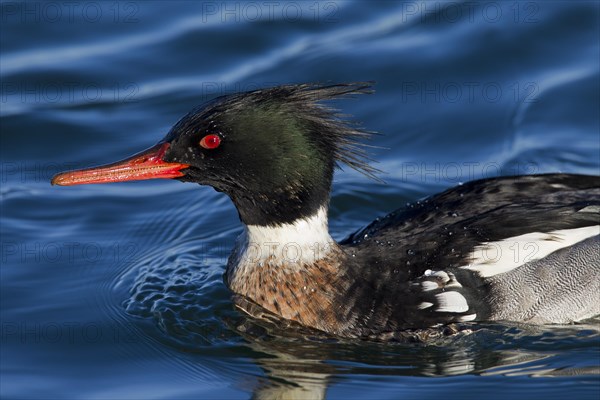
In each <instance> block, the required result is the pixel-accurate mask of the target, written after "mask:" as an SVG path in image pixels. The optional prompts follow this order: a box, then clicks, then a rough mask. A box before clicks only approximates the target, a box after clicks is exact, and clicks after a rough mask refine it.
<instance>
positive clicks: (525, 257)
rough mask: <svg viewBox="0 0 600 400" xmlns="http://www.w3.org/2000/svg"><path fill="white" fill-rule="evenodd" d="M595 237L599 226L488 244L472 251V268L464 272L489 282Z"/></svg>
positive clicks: (557, 231) (467, 266)
mask: <svg viewBox="0 0 600 400" xmlns="http://www.w3.org/2000/svg"><path fill="white" fill-rule="evenodd" d="M596 235H600V225H595V226H586V227H583V228H575V229H562V230H556V231H552V232H547V233H543V232H533V233H528V234H525V235H520V236H514V237H511V238H507V239H504V240H500V241H498V242H486V243H482V244H481V245H479V246H477V247H475V248H474V249H473V252H471V255H470V259H471V260H472V262H471V264H469V265H465V266H462V267H461V268H464V269H468V270H471V271H475V272H478V273H479V275H480V276H481V277H484V278H487V277H490V276H494V275H498V274H502V273H505V272H509V271H512V270H513V269H515V268H517V267H520V266H521V265H523V264H526V263H528V262H530V261H535V260H539V259H542V258H544V257H546V256H548V255H549V254H550V253H553V252H555V251H557V250H560V249H563V248H565V247H569V246H572V245H574V244H575V243H578V242H581V241H583V240H585V239H588V238H591V237H593V236H596Z"/></svg>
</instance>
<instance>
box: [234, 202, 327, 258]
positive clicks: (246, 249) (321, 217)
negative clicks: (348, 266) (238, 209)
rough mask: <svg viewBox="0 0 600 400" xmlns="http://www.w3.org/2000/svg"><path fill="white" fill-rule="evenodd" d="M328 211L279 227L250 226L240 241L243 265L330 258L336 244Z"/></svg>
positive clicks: (239, 246) (324, 209)
mask: <svg viewBox="0 0 600 400" xmlns="http://www.w3.org/2000/svg"><path fill="white" fill-rule="evenodd" d="M327 221H328V220H327V209H326V208H325V207H321V208H319V211H317V213H316V214H315V215H313V216H310V217H308V218H302V219H298V220H296V221H294V222H292V223H289V224H282V225H280V226H276V227H269V226H258V225H248V226H246V229H245V232H244V233H243V234H242V235H241V236H240V238H239V242H238V249H239V253H238V261H239V262H241V263H258V264H260V263H261V262H263V263H264V262H269V263H270V264H298V265H300V264H302V263H312V262H315V261H316V260H319V259H321V258H323V257H324V256H326V255H327V254H328V253H329V251H330V250H331V248H332V246H334V245H335V242H334V240H333V239H332V238H331V235H329V229H328V223H327Z"/></svg>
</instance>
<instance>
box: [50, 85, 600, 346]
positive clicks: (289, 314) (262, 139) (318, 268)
mask: <svg viewBox="0 0 600 400" xmlns="http://www.w3.org/2000/svg"><path fill="white" fill-rule="evenodd" d="M370 91H371V90H370V85H369V84H368V83H350V84H339V85H329V86H323V85H317V84H303V85H286V86H278V87H273V88H269V89H262V90H255V91H251V92H247V93H240V94H233V95H228V96H222V97H219V98H217V99H215V100H213V101H211V102H209V103H207V104H204V105H202V106H200V107H198V108H195V109H194V110H192V111H191V112H190V113H189V114H187V115H186V116H184V117H183V118H182V119H181V120H180V121H179V122H177V124H176V125H175V126H174V127H173V128H172V129H171V131H170V132H169V133H168V134H167V136H166V137H165V138H164V139H163V140H161V141H160V142H159V143H158V144H157V145H156V146H154V147H152V148H150V149H148V150H146V151H143V152H141V153H138V154H136V155H134V156H132V157H130V158H128V159H126V160H123V161H120V162H117V163H114V164H110V165H106V166H101V167H96V168H90V169H84V170H78V171H70V172H65V173H61V174H58V175H56V176H55V177H54V178H53V179H52V183H53V184H57V185H79V184H88V183H106V182H120V181H130V180H141V179H154V178H174V179H178V180H181V181H189V182H196V183H199V184H202V185H210V186H212V187H213V188H215V189H216V190H217V191H220V192H224V193H226V194H227V195H228V196H229V197H230V198H231V200H232V201H233V203H234V204H235V206H236V208H237V211H238V213H239V217H240V219H241V221H242V222H243V224H244V227H245V229H244V232H243V233H242V234H241V236H240V237H239V239H238V242H237V245H236V247H235V249H234V250H233V252H232V254H231V256H230V258H229V261H228V265H227V272H226V275H225V280H226V283H227V285H228V286H229V288H230V289H231V290H232V291H233V292H234V293H236V294H237V295H238V296H235V297H236V298H238V299H243V301H239V304H240V305H241V307H244V308H245V309H246V310H247V309H248V308H249V307H248V305H249V304H250V305H252V308H254V307H256V305H258V306H260V307H261V308H262V309H265V310H267V311H269V312H271V313H274V314H276V315H277V316H279V317H280V318H282V319H285V320H291V321H295V322H297V323H299V324H301V325H304V326H307V327H310V328H314V329H318V330H321V331H324V332H327V333H329V334H333V335H337V336H341V337H361V338H369V337H384V336H385V335H390V334H393V333H394V332H398V331H401V330H405V329H419V328H428V327H431V326H436V325H438V324H448V323H453V322H465V321H491V320H510V321H523V322H528V323H534V324H543V323H569V322H573V321H579V320H582V319H586V318H589V317H593V316H595V315H598V314H600V300H599V298H598V296H599V293H600V177H597V176H584V175H570V174H548V175H537V176H518V177H517V176H511V177H501V178H492V179H484V180H478V181H473V182H470V183H466V184H464V185H461V186H458V187H456V188H453V189H449V190H447V191H445V192H443V193H441V194H438V195H435V196H433V197H430V198H428V199H426V200H424V201H421V202H418V203H417V204H416V205H412V206H409V207H406V208H403V209H399V210H397V211H394V212H392V213H391V214H388V215H387V216H385V217H383V218H381V219H378V220H377V221H375V222H373V223H372V224H371V225H369V226H367V227H366V228H364V229H362V230H360V231H358V232H356V233H354V234H352V235H350V237H348V238H347V239H345V240H343V241H342V242H340V243H336V242H335V241H334V240H333V239H332V238H331V236H330V234H329V231H328V227H327V211H328V205H329V196H330V189H331V184H332V178H333V173H334V168H335V166H336V164H337V163H344V164H347V165H349V166H350V167H352V168H354V169H356V170H358V171H361V172H363V173H365V174H366V175H369V176H372V175H373V174H374V173H375V172H376V170H375V169H374V168H372V167H371V166H369V164H368V162H367V161H368V159H367V158H366V155H365V152H364V150H363V147H361V144H360V143H359V142H360V140H361V139H363V138H365V137H369V136H370V133H368V132H366V131H363V130H361V129H358V128H357V127H356V126H355V125H352V124H349V123H348V122H346V121H345V120H343V119H341V117H339V116H338V115H337V114H336V113H335V111H334V110H332V109H331V108H328V107H326V106H324V105H323V104H322V102H323V101H326V100H331V99H335V98H340V97H344V96H348V95H354V94H360V93H368V92H370ZM244 304H245V306H244Z"/></svg>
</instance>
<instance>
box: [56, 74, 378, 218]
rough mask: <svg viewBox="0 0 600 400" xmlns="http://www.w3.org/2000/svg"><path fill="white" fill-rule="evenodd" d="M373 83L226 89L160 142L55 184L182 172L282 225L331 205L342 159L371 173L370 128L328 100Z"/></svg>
mask: <svg viewBox="0 0 600 400" xmlns="http://www.w3.org/2000/svg"><path fill="white" fill-rule="evenodd" d="M369 88H370V84H369V83H351V84H339V85H329V86H322V85H314V84H303V85H286V86H278V87H274V88H269V89H261V90H256V91H252V92H246V93H240V94H233V95H228V96H222V97H219V98H217V99H215V100H212V101H210V102H208V103H206V104H204V105H202V106H199V107H197V108H195V109H193V110H192V111H191V112H189V113H188V114H187V115H186V116H184V117H183V118H182V119H181V120H179V122H177V123H176V124H175V125H174V126H173V128H172V129H171V130H170V131H169V133H168V134H167V135H166V137H165V138H164V139H162V140H161V141H160V142H158V144H156V145H155V146H153V147H151V148H150V149H147V150H145V151H143V152H140V153H138V154H136V155H134V156H132V157H129V158H127V159H125V160H122V161H119V162H116V163H112V164H108V165H103V166H99V167H94V168H88V169H83V170H76V171H68V172H63V173H60V174H58V175H56V176H55V177H54V178H53V179H52V184H55V185H62V186H68V185H81V184H90V183H108V182H122V181H132V180H145V179H177V180H180V181H185V182H196V183H199V184H201V185H209V186H212V187H213V188H214V189H216V190H217V191H220V192H224V193H226V194H227V195H228V196H229V197H230V198H231V199H232V201H233V202H234V204H235V205H236V207H237V210H238V212H239V214H240V218H241V220H242V222H244V223H245V224H246V225H260V226H276V225H279V224H284V223H289V222H292V221H294V220H297V219H299V218H304V217H308V216H310V215H313V214H315V213H316V212H317V210H318V209H319V208H320V207H322V206H327V204H328V201H329V192H330V188H331V182H332V178H333V172H334V168H335V166H336V165H337V164H338V163H340V162H342V163H346V164H348V165H349V166H350V167H352V168H354V169H357V170H359V171H361V172H363V173H365V174H366V175H369V176H373V174H374V173H375V172H376V170H375V169H374V168H373V167H371V166H369V165H368V163H367V161H368V160H367V158H366V157H365V153H364V151H363V147H362V145H361V144H360V143H359V142H358V141H357V139H360V138H363V137H365V136H369V135H370V133H369V132H366V131H363V130H361V129H358V128H357V127H355V126H352V125H351V124H349V123H347V122H346V121H343V120H342V119H340V118H339V116H338V115H337V114H336V113H335V110H332V109H330V108H328V107H326V106H325V105H323V104H322V101H325V100H331V99H335V98H339V97H344V96H348V95H353V94H360V93H369V92H370V89H369Z"/></svg>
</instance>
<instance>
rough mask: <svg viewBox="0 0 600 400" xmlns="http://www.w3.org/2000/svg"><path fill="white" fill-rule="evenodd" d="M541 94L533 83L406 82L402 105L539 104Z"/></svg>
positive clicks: (401, 94) (402, 92)
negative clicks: (416, 103)
mask: <svg viewBox="0 0 600 400" xmlns="http://www.w3.org/2000/svg"><path fill="white" fill-rule="evenodd" d="M539 93H540V88H539V84H538V83H537V82H533V81H528V82H518V81H514V82H496V81H446V82H439V81H437V82H436V81H403V82H402V83H401V85H400V101H401V102H402V103H409V102H420V103H422V104H441V103H467V104H474V103H480V102H485V103H499V102H503V101H511V102H515V103H535V102H536V101H537V100H538V99H537V97H538V95H539Z"/></svg>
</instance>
